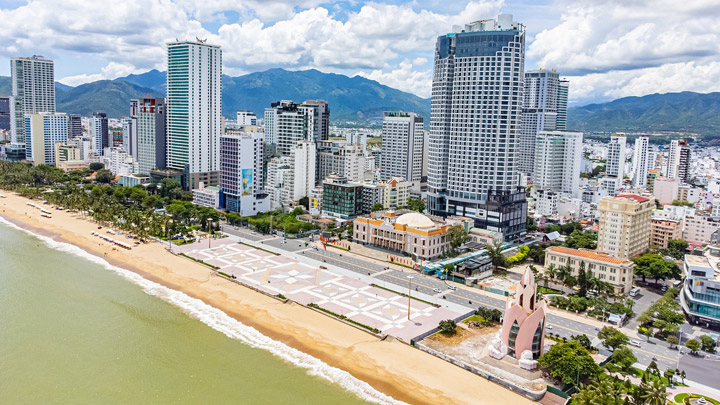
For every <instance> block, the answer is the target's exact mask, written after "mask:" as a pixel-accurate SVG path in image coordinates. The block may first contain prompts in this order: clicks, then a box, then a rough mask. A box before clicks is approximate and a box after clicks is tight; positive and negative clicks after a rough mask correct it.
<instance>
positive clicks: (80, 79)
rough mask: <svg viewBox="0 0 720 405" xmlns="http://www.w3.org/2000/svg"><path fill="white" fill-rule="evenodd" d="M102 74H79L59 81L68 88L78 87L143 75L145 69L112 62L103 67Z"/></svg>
mask: <svg viewBox="0 0 720 405" xmlns="http://www.w3.org/2000/svg"><path fill="white" fill-rule="evenodd" d="M100 70H101V73H93V74H87V73H83V74H79V75H74V76H67V77H63V78H62V79H59V80H58V81H59V82H60V83H62V84H66V85H68V86H73V87H74V86H78V85H80V84H83V83H88V82H94V81H97V80H106V79H115V78H118V77H123V76H127V75H129V74H133V73H143V72H145V69H138V68H136V67H135V66H133V65H130V64H126V63H125V64H123V63H117V62H110V63H108V64H107V66H105V67H103V68H102V69H100Z"/></svg>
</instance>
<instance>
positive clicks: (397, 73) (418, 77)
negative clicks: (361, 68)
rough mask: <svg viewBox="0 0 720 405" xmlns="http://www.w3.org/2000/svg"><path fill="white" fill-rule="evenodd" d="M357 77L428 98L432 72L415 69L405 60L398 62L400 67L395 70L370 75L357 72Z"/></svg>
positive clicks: (374, 72)
mask: <svg viewBox="0 0 720 405" xmlns="http://www.w3.org/2000/svg"><path fill="white" fill-rule="evenodd" d="M419 59H422V58H419ZM423 63H424V62H423ZM358 75H359V76H363V77H366V78H368V79H371V80H375V81H377V82H379V83H382V84H384V85H386V86H390V87H394V88H396V89H399V90H403V91H406V92H409V93H414V94H417V95H418V96H420V97H425V98H427V97H430V90H431V88H432V72H431V71H428V70H425V71H423V70H418V69H416V68H415V67H414V65H413V63H411V62H410V61H408V60H407V59H406V60H404V61H402V62H400V67H399V68H397V69H393V70H390V71H383V70H379V69H378V70H373V71H372V72H370V73H365V72H359V73H358Z"/></svg>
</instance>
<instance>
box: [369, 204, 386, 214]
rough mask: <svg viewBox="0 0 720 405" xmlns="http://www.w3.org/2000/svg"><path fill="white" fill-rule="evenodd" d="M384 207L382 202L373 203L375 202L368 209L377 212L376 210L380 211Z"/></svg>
mask: <svg viewBox="0 0 720 405" xmlns="http://www.w3.org/2000/svg"><path fill="white" fill-rule="evenodd" d="M384 209H385V207H383V205H382V204H380V203H375V204H373V206H372V208H371V209H370V211H372V212H377V211H382V210H384Z"/></svg>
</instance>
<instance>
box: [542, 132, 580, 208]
mask: <svg viewBox="0 0 720 405" xmlns="http://www.w3.org/2000/svg"><path fill="white" fill-rule="evenodd" d="M582 139H583V134H582V132H569V131H540V133H539V134H538V135H537V138H536V146H535V175H534V177H533V186H534V187H535V188H536V189H537V190H544V191H554V192H557V193H562V194H564V195H566V196H568V197H577V196H578V193H579V190H580V161H581V159H582Z"/></svg>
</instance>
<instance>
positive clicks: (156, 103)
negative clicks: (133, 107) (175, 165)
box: [131, 98, 167, 175]
mask: <svg viewBox="0 0 720 405" xmlns="http://www.w3.org/2000/svg"><path fill="white" fill-rule="evenodd" d="M136 101H137V118H136V120H137V121H136V122H137V129H136V135H137V142H136V144H137V154H136V156H137V161H138V173H140V174H144V175H149V174H150V171H151V170H155V169H164V168H165V167H166V166H167V164H166V152H167V142H166V141H167V138H166V136H167V134H166V132H165V124H166V117H167V109H166V105H165V99H164V98H140V99H137V100H136ZM131 154H132V153H131Z"/></svg>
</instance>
